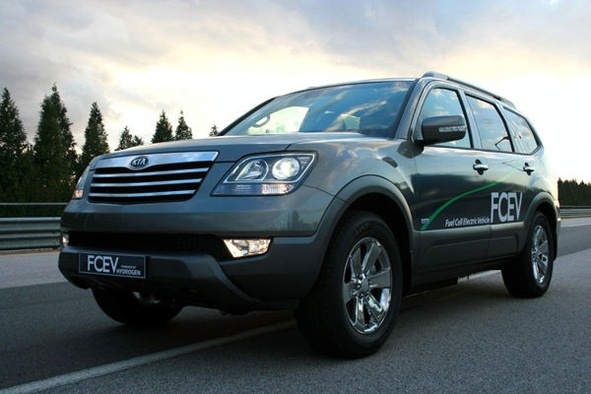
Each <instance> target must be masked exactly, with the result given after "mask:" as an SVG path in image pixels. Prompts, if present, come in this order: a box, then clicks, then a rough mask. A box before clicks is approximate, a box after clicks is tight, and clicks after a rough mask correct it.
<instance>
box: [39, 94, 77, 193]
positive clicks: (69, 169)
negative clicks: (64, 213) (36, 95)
mask: <svg viewBox="0 0 591 394" xmlns="http://www.w3.org/2000/svg"><path fill="white" fill-rule="evenodd" d="M70 126H71V123H70V120H69V119H68V116H67V110H66V107H65V105H64V103H63V102H62V100H61V97H60V95H59V92H58V90H57V87H56V86H55V85H53V87H52V89H51V94H50V95H49V96H45V98H44V99H43V102H42V103H41V118H40V120H39V125H38V127H37V135H36V136H35V148H34V163H35V166H36V168H37V174H38V177H37V185H36V188H35V190H36V191H37V192H38V194H37V196H35V198H36V199H37V200H38V201H49V202H53V201H67V200H68V199H69V198H70V196H71V194H72V190H74V185H75V183H76V173H77V167H78V165H77V164H78V155H77V153H76V150H75V145H76V144H75V143H74V137H73V136H72V132H71V131H70Z"/></svg>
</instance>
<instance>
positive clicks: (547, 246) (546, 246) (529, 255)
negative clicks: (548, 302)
mask: <svg viewBox="0 0 591 394" xmlns="http://www.w3.org/2000/svg"><path fill="white" fill-rule="evenodd" d="M554 255H555V254H554V242H553V237H552V230H551V228H550V225H549V224H548V219H546V217H545V216H544V215H543V214H542V213H541V212H537V213H536V215H535V216H534V219H533V220H532V223H531V226H530V230H529V233H528V238H527V243H526V245H525V248H524V249H523V251H522V252H521V254H520V255H519V256H518V257H517V258H516V259H515V260H514V261H513V262H512V263H511V264H509V265H508V266H506V267H505V268H503V271H502V273H503V281H504V283H505V287H507V290H508V291H509V293H511V294H512V295H514V296H515V297H523V298H532V297H539V296H541V295H543V294H544V293H545V292H546V290H548V287H549V286H550V280H551V279H552V270H553V264H554Z"/></svg>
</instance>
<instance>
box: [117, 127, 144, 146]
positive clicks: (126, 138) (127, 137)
mask: <svg viewBox="0 0 591 394" xmlns="http://www.w3.org/2000/svg"><path fill="white" fill-rule="evenodd" d="M140 145H144V140H142V139H141V138H140V137H138V136H137V135H131V132H130V131H129V128H128V127H127V126H125V128H124V129H123V132H122V133H121V137H120V138H119V146H117V149H115V150H123V149H128V148H133V147H134V146H140Z"/></svg>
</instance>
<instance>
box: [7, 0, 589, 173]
mask: <svg viewBox="0 0 591 394" xmlns="http://www.w3.org/2000/svg"><path fill="white" fill-rule="evenodd" d="M0 19H1V20H2V23H0V34H1V36H2V37H3V40H2V41H0V51H1V53H2V54H3V55H2V57H1V58H0V84H1V85H2V86H0V87H4V86H6V87H8V89H9V90H10V92H11V95H12V97H13V99H14V100H15V102H16V103H17V105H18V106H19V109H20V113H21V117H22V119H23V122H24V123H25V127H26V128H27V131H28V133H29V136H30V139H31V140H32V136H33V134H34V133H35V131H36V125H37V122H38V115H39V110H40V103H41V101H42V99H43V96H44V95H46V94H49V93H50V90H51V86H52V85H53V84H54V83H56V84H57V86H58V89H59V91H60V94H61V96H62V99H63V100H64V102H65V104H66V107H67V108H68V115H69V117H70V120H71V121H72V122H73V123H74V124H73V127H72V130H73V132H74V136H75V138H76V140H77V141H78V144H79V146H81V145H82V144H83V132H84V128H85V127H86V122H87V120H88V115H89V111H90V106H91V104H92V103H93V102H94V101H97V103H98V104H99V108H100V109H101V111H102V113H103V119H104V122H105V126H106V129H107V132H108V133H109V135H110V140H109V142H110V144H111V146H112V147H114V146H116V144H117V142H118V137H119V134H120V133H121V131H122V130H123V128H124V127H125V126H128V127H130V129H131V131H132V133H134V134H139V135H140V136H142V137H143V138H144V140H145V141H149V140H150V139H151V135H152V134H153V132H154V127H155V124H156V122H157V120H158V116H159V114H160V112H161V111H162V110H165V111H166V112H167V114H168V116H169V119H170V120H171V122H173V123H174V122H176V119H177V117H178V115H179V114H180V111H181V110H183V111H184V114H185V118H186V120H187V122H188V124H189V126H191V127H192V128H193V133H194V135H197V136H199V135H203V136H204V135H206V134H207V133H208V132H209V128H210V127H211V125H213V124H214V123H215V124H216V125H217V126H218V127H223V126H225V125H226V124H227V123H229V122H230V121H232V120H233V119H234V118H235V117H237V116H239V115H240V114H241V113H243V112H245V111H246V110H248V109H249V108H251V107H252V106H254V105H256V104H257V103H258V102H260V101H262V100H264V99H266V98H268V97H270V96H273V95H277V94H281V93H285V92H288V91H291V90H296V89H299V88H304V87H307V86H311V85H319V84H325V83H333V82H339V81H346V80H354V79H365V78H379V77H388V76H418V75H421V74H422V73H423V72H425V71H428V70H436V71H441V72H444V73H449V74H450V75H454V76H457V77H459V78H461V79H466V80H469V81H471V82H473V83H475V84H479V85H482V86H483V87H486V88H489V89H491V90H493V91H495V92H498V93H500V94H504V95H507V96H508V97H510V98H511V99H512V100H513V101H515V102H516V103H517V104H518V106H519V105H523V108H524V109H528V110H530V109H532V110H533V113H532V114H531V115H530V117H532V118H535V119H541V120H542V122H544V125H542V126H545V125H546V124H548V123H550V124H552V125H554V124H555V123H558V122H556V121H555V119H557V118H558V116H554V117H553V118H549V114H548V113H552V111H549V110H548V109H549V108H551V106H552V104H554V107H555V108H556V106H557V105H558V106H560V105H563V106H564V107H562V108H559V110H560V111H567V112H568V103H566V102H559V103H558V104H556V102H555V100H552V97H556V95H555V94H554V95H553V93H555V92H560V94H561V97H567V96H569V95H570V96H572V95H573V91H571V90H568V91H566V90H565V86H568V87H569V89H571V88H572V89H575V88H574V85H576V82H575V81H576V80H580V81H588V80H589V74H590V73H591V71H590V70H591V46H589V45H587V43H586V41H587V40H586V38H587V37H590V36H591V24H589V23H588V20H590V19H591V3H588V2H585V1H582V0H573V1H548V0H524V1H520V2H515V1H510V0H499V1H495V2H489V1H473V0H450V1H445V2H440V1H428V0H418V1H413V2H409V1H401V0H399V1H392V0H388V1H386V0H383V1H381V0H373V1H372V0H342V1H336V0H335V1H322V2H319V1H315V0H299V1H272V0H257V1H248V0H226V1H213V0H193V1H190V0H175V1H166V2H162V1H157V0H130V1H125V2H121V1H118V0H100V1H99V0H88V1H85V2H79V1H75V0H61V1H58V0H22V1H11V0H9V1H3V2H0ZM574 76H578V79H575V77H574ZM565 80H568V81H571V82H569V83H568V84H566V85H562V86H561V81H565ZM541 81H544V82H543V83H541ZM544 84H546V85H547V87H546V88H545V89H542V88H541V86H544ZM576 90H579V91H580V90H581V89H580V88H578V89H575V90H574V91H575V92H576ZM532 92H534V93H532ZM579 93H580V92H579ZM541 97H543V100H542V98H541ZM584 98H585V99H587V97H584ZM532 103H535V104H533V105H532ZM537 108H544V109H545V111H546V112H544V113H541V112H537V111H536V109H537ZM174 125H175V124H174ZM572 127H573V128H574V127H575V126H572ZM541 128H542V129H545V127H541ZM579 129H580V130H582V128H581V127H579ZM586 132H587V135H588V134H589V131H588V129H586ZM577 136H578V134H577ZM553 138H554V137H553V136H551V137H549V139H550V140H552V139H553ZM555 144H556V145H557V146H559V147H560V149H559V150H560V151H562V149H564V147H561V144H562V142H561V141H558V140H556V142H555ZM589 180H591V175H589Z"/></svg>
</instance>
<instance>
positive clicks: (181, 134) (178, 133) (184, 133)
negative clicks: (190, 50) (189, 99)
mask: <svg viewBox="0 0 591 394" xmlns="http://www.w3.org/2000/svg"><path fill="white" fill-rule="evenodd" d="M192 138H193V132H192V131H191V128H190V127H189V126H188V125H187V122H185V115H184V114H183V111H181V117H180V118H179V124H178V125H177V126H176V130H175V132H174V139H175V140H177V141H178V140H190V139H192Z"/></svg>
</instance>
